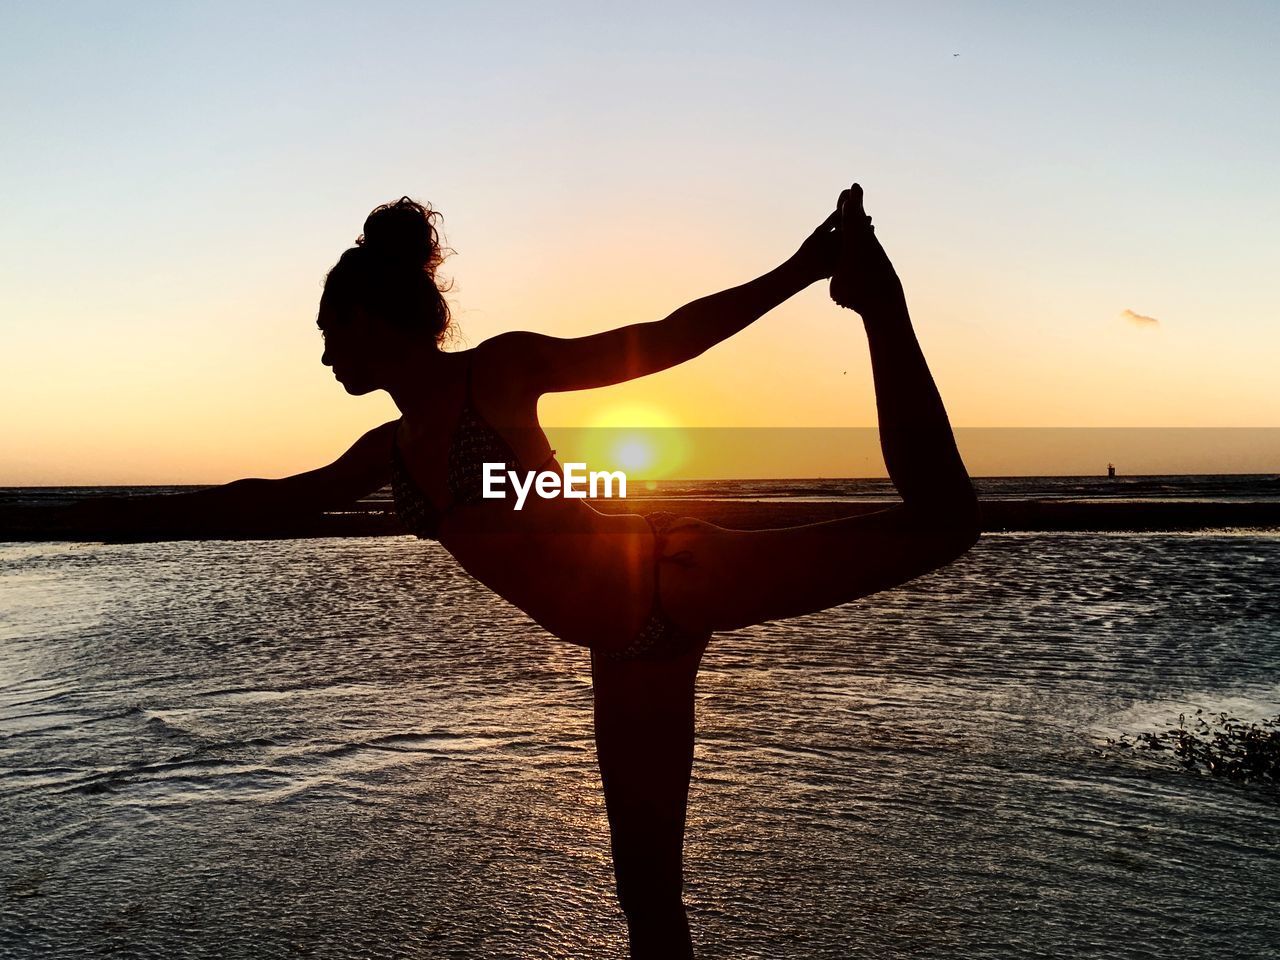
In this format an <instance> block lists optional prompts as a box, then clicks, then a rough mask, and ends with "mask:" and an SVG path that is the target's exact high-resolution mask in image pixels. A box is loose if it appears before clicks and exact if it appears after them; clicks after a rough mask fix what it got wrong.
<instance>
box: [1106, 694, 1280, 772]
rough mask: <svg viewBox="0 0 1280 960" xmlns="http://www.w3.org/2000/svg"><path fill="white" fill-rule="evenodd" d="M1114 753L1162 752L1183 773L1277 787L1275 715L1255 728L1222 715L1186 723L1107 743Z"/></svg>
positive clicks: (1200, 715) (1181, 718)
mask: <svg viewBox="0 0 1280 960" xmlns="http://www.w3.org/2000/svg"><path fill="white" fill-rule="evenodd" d="M1107 744H1108V746H1109V747H1110V748H1112V749H1114V750H1117V751H1119V750H1123V751H1148V752H1150V753H1167V754H1168V755H1169V756H1170V757H1172V758H1173V759H1174V760H1176V761H1177V762H1178V763H1179V764H1180V765H1181V766H1183V767H1185V768H1186V769H1187V770H1193V771H1196V772H1197V773H1203V774H1210V775H1212V776H1214V777H1221V778H1223V779H1225V780H1234V781H1238V782H1242V783H1263V784H1269V785H1271V786H1280V715H1277V716H1276V717H1275V718H1273V719H1271V720H1266V719H1264V720H1262V721H1261V722H1260V723H1245V722H1244V721H1243V720H1240V719H1238V718H1236V717H1232V716H1228V715H1227V714H1226V713H1225V712H1219V713H1204V712H1203V711H1202V710H1196V712H1195V713H1194V714H1193V715H1192V716H1191V717H1190V718H1188V717H1187V716H1186V715H1185V714H1179V715H1178V725H1177V726H1176V727H1170V728H1169V729H1167V730H1162V731H1158V732H1154V733H1139V734H1138V735H1137V736H1136V737H1129V736H1128V735H1122V736H1121V737H1120V738H1119V739H1118V740H1113V739H1111V738H1110V737H1108V738H1107Z"/></svg>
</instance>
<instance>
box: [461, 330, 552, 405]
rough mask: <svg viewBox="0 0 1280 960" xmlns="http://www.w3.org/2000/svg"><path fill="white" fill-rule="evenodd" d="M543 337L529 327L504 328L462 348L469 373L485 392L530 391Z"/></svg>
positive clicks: (521, 392) (534, 379)
mask: <svg viewBox="0 0 1280 960" xmlns="http://www.w3.org/2000/svg"><path fill="white" fill-rule="evenodd" d="M546 339H547V338H546V337H545V336H543V335H542V334H540V333H533V332H532V331H529V330H508V331H506V332H504V333H499V334H497V335H496V336H493V337H490V338H489V339H488V340H484V341H482V342H481V343H479V344H478V345H476V346H475V347H472V348H471V349H470V350H468V351H466V352H467V353H469V354H470V356H469V357H468V362H469V363H470V365H471V375H472V377H473V378H474V380H475V381H476V382H477V383H479V382H481V381H483V383H484V384H485V386H486V387H487V388H488V390H489V391H493V392H502V393H507V394H512V395H523V394H526V393H528V392H530V390H531V388H532V385H533V384H534V383H536V377H535V376H534V374H535V373H536V371H537V362H538V355H539V353H540V350H541V347H542V341H544V340H546Z"/></svg>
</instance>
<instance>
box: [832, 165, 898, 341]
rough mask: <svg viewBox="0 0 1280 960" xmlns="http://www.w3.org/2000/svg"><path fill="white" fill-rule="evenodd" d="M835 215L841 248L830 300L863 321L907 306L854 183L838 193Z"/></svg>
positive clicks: (833, 276)
mask: <svg viewBox="0 0 1280 960" xmlns="http://www.w3.org/2000/svg"><path fill="white" fill-rule="evenodd" d="M837 211H838V213H839V214H840V219H839V223H838V225H837V232H838V233H839V234H840V235H841V240H842V245H841V249H840V257H839V260H838V261H837V263H836V268H835V271H834V273H833V274H832V276H831V299H832V300H834V301H835V302H836V303H838V304H839V305H840V306H842V307H848V308H849V309H850V310H856V311H857V312H858V313H860V314H861V315H862V317H863V318H864V319H866V317H867V314H868V313H871V314H876V313H881V312H883V311H885V310H888V309H902V308H903V307H904V306H905V304H906V297H905V295H904V294H903V292H902V282H901V281H900V280H899V279H898V274H897V272H896V271H895V270H894V269H893V264H892V263H890V262H889V257H888V255H887V254H886V253H885V252H884V248H883V247H882V246H880V241H879V240H877V239H876V234H875V228H874V227H873V226H871V218H870V217H869V216H867V213H866V211H865V210H864V209H863V208H862V187H861V186H859V185H858V184H856V183H855V184H854V185H853V186H852V187H850V188H849V189H848V190H845V191H844V192H843V193H841V194H840V201H839V204H838V207H837Z"/></svg>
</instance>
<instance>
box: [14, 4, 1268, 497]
mask: <svg viewBox="0 0 1280 960" xmlns="http://www.w3.org/2000/svg"><path fill="white" fill-rule="evenodd" d="M640 10H641V8H637V11H635V12H622V11H621V10H620V9H618V8H616V7H615V6H614V5H605V4H599V3H558V2H545V3H539V4H525V3H517V2H511V3H465V4H463V3H457V4H445V3H439V4H427V3H415V4H392V3H373V4H368V5H355V4H351V3H343V4H325V3H305V4H304V3H297V4H286V3H273V4H231V3H216V4H213V3H211V4H205V5H197V4H186V3H184V4H171V3H150V4H148V3H130V4H105V3H85V4H71V3H47V4H18V3H9V4H6V5H5V6H4V7H3V9H2V11H0V81H2V85H3V90H4V95H3V98H0V118H2V119H3V124H4V130H5V141H6V142H5V147H4V149H3V151H0V182H2V183H3V192H4V204H3V208H2V209H3V216H2V217H0V403H2V404H3V411H4V412H3V414H0V417H2V418H3V421H2V422H3V444H2V445H0V485H21V484H63V483H67V484H85V483H95V484H96V483H214V482H223V481H227V480H231V479H234V478H236V477H240V476H281V475H284V474H287V473H292V472H297V471H300V470H305V469H309V468H311V467H314V466H318V465H320V464H322V463H326V462H328V461H330V460H332V459H333V458H334V457H335V456H337V455H338V454H340V453H341V452H342V451H343V450H344V449H346V447H347V446H348V445H349V444H350V443H351V442H352V441H353V440H354V439H355V438H356V437H357V436H359V435H360V434H361V433H362V432H363V431H364V430H366V429H368V428H370V427H372V426H374V425H376V424H378V423H380V422H383V421H385V420H388V419H392V418H393V417H394V416H396V415H397V412H396V410H395V408H394V405H393V404H392V403H391V401H390V399H389V398H388V397H387V396H386V395H385V394H381V393H379V394H376V395H372V396H368V397H362V398H352V397H349V396H348V395H347V394H346V393H344V392H343V390H342V388H341V387H340V386H339V385H338V384H337V383H336V382H335V381H334V380H333V377H332V375H331V374H330V372H329V370H328V369H326V368H325V367H323V366H321V364H320V351H321V343H320V337H319V334H318V332H317V331H316V328H315V310H316V303H317V300H318V297H319V293H320V284H321V281H322V279H323V276H324V273H325V271H326V270H327V269H328V268H329V267H330V266H331V265H332V264H333V262H334V261H335V260H336V258H337V257H338V255H339V254H340V253H341V252H342V250H343V249H344V248H345V247H347V246H349V245H350V243H351V242H352V241H353V240H354V238H355V236H356V234H357V233H358V232H359V230H360V225H361V223H362V221H363V218H364V216H365V215H366V214H367V213H368V211H369V209H370V208H371V207H373V206H374V205H376V204H378V203H381V202H384V201H386V200H390V199H394V198H396V197H399V196H400V195H401V194H409V195H411V196H413V197H415V198H418V199H420V200H424V201H427V202H430V203H431V204H432V205H433V206H435V207H436V208H438V209H439V210H440V211H441V212H442V213H443V215H444V231H445V235H446V239H447V242H448V245H449V246H450V247H452V248H453V249H454V250H456V251H457V253H456V256H453V257H451V258H450V259H449V260H447V261H446V263H445V266H444V267H443V269H442V275H443V276H445V277H449V278H452V279H453V282H454V289H453V292H452V293H451V294H450V299H451V302H452V304H453V306H454V310H455V316H456V318H457V319H458V321H459V322H460V325H461V330H462V333H463V340H462V341H461V343H460V344H459V345H461V346H465V345H474V344H476V343H479V342H480V341H482V340H484V339H485V338H487V337H489V336H492V335H494V334H496V333H499V332H501V331H503V330H508V329H513V328H527V329H532V330H538V331H542V332H545V333H551V334H556V335H560V336H575V335H580V334H585V333H591V332H595V331H598V330H601V329H605V328H608V327H612V326H617V325H620V324H625V323H631V322H635V321H643V320H651V319H656V318H659V317H662V316H665V315H666V314H667V313H669V312H670V311H671V310H673V309H675V308H676V307H678V306H680V305H681V304H683V303H685V302H687V301H689V300H691V299H694V298H696V297H699V296H702V295H704V294H707V293H711V292H714V291H716V290H719V289H723V288H725V287H729V286H734V285H736V284H738V283H742V282H744V281H746V280H749V279H751V278H753V277H755V276H757V275H758V274H760V273H763V272H764V271H766V270H768V269H770V268H772V267H774V266H776V265H777V264H778V263H780V262H781V261H782V260H784V259H785V258H786V257H787V256H789V255H790V254H791V253H792V252H793V251H794V250H795V248H796V247H797V246H798V245H799V244H800V242H801V241H802V240H803V238H804V237H805V235H806V234H807V233H809V231H811V230H812V229H813V227H814V226H816V225H817V223H818V222H819V221H821V220H822V219H823V218H824V217H825V216H826V214H827V213H828V212H829V211H830V210H831V208H832V206H833V205H834V202H835V199H836V196H837V194H838V193H839V191H840V189H841V188H842V187H844V186H846V185H847V184H848V183H849V182H850V181H852V180H855V179H856V180H858V181H860V182H861V183H862V184H863V185H864V186H865V188H866V195H867V208H868V211H869V212H870V213H872V215H873V216H874V217H875V219H876V224H877V234H878V236H879V237H880V238H881V240H882V241H883V243H884V244H885V246H886V249H887V250H888V251H889V253H890V255H891V256H892V257H893V259H894V261H895V263H896V265H897V267H898V270H899V273H900V274H901V276H902V278H903V281H904V283H905V286H906V289H907V293H908V299H909V302H910V304H911V307H912V312H913V315H914V318H915V322H916V328H917V331H918V333H919V336H920V339H921V342H922V344H923V346H924V349H925V353H926V355H927V357H928V359H929V361H930V365H931V367H932V369H933V372H934V376H935V378H936V380H937V382H938V385H939V388H940V389H941V391H942V395H943V398H944V400H945V402H946V405H947V409H948V411H949V413H950V416H951V421H952V423H953V425H955V426H956V427H970V428H974V427H1002V426H1003V427H1280V390H1277V389H1276V382H1277V376H1276V369H1277V366H1278V364H1277V361H1280V324H1278V321H1280V309H1278V307H1280V269H1277V264H1278V263H1280V186H1278V184H1277V167H1276V158H1277V157H1278V156H1280V123H1278V122H1277V120H1276V116H1277V111H1276V109H1275V108H1276V104H1277V103H1280V69H1277V66H1276V50H1277V49H1280V6H1277V5H1276V4H1274V3H1256V4H1255V3H1228V4H1219V5H1206V4H1203V3H1196V4H1192V3H1126V4H1123V5H1120V4H1113V3H1071V4H1067V3H1060V4H1053V5H1050V4H1020V3H1012V2H1011V3H902V4H893V5H888V4H846V3H810V2H801V0H794V2H789V3H785V4H782V3H777V4H755V3H743V2H735V3H723V4H719V3H717V4H710V3H689V2H687V0H686V2H683V3H679V4H667V3H647V4H645V5H644V6H643V8H642V12H640ZM625 410H632V411H640V412H639V413H637V414H636V416H637V417H639V418H640V419H645V418H649V419H651V420H652V422H658V423H663V424H665V425H667V426H671V427H675V428H682V427H695V426H698V427H744V426H768V427H785V426H795V427H838V426H872V425H874V423H875V405H874V395H873V392H872V389H871V381H870V368H869V363H868V357H867V347H866V339H865V336H864V334H863V332H862V329H861V325H860V323H859V321H858V320H857V318H856V316H855V315H854V314H852V313H849V312H847V311H842V310H840V309H839V308H837V307H836V306H834V305H833V304H832V303H831V302H830V301H829V300H828V299H827V296H826V293H825V290H824V289H823V287H822V286H821V285H815V286H814V287H812V288H810V289H809V290H807V291H806V292H805V293H803V294H802V295H800V296H799V297H797V298H795V299H794V300H793V301H791V302H789V303H788V304H786V305H784V306H783V307H781V308H779V309H778V310H777V311H775V312H773V313H771V314H769V315H768V316H766V317H765V318H764V319H763V320H761V321H760V322H759V323H758V324H756V325H755V326H754V327H752V328H751V329H749V330H748V331H746V332H745V333H743V334H742V335H740V336H739V337H737V338H736V339H734V340H732V341H730V342H728V343H725V344H723V345H721V346H720V347H719V348H717V349H716V350H715V351H713V352H712V353H709V354H707V355H706V356H704V357H702V358H699V359H698V360H696V361H694V362H692V363H689V364H686V365H684V366H683V367H680V368H677V369H674V370H671V371H668V372H666V373H663V374H660V375H658V376H655V377H652V378H649V379H648V380H643V381H636V382H633V383H631V384H627V385H623V386H618V387H613V388H609V389H606V390H600V391H594V392H591V393H582V394H572V395H559V396H553V397H548V398H547V399H546V400H544V402H543V407H542V415H543V420H544V422H545V423H547V424H551V425H556V424H559V425H565V426H592V425H596V424H598V423H599V422H601V418H602V417H603V418H605V420H608V419H609V418H610V417H614V418H615V420H616V416H617V413H618V411H625ZM1177 436H1182V437H1185V436H1186V435H1185V434H1178V435H1177ZM1171 442H1174V441H1171ZM1185 444H1186V441H1185V440H1181V441H1176V443H1175V446H1173V447H1170V452H1171V453H1176V452H1177V450H1178V449H1181V448H1182V447H1184V446H1185ZM1179 445H1181V446H1179ZM1025 460H1026V458H1025V457H1024V458H1023V461H1025ZM1246 460H1247V458H1245V459H1242V458H1240V457H1236V456H1235V455H1234V454H1230V453H1224V454H1223V455H1222V458H1221V462H1215V463H1214V464H1212V466H1211V468H1210V469H1221V470H1223V471H1230V470H1232V469H1237V468H1239V469H1245V468H1247V469H1257V468H1258V465H1257V463H1256V462H1252V461H1250V462H1246ZM990 462H991V463H997V462H998V460H991V461H990ZM1065 463H1066V461H1064V460H1062V459H1060V458H1058V459H1055V456H1054V455H1053V454H1052V452H1045V453H1044V456H1043V459H1042V460H1040V461H1036V462H1034V463H1032V464H1031V467H1030V468H1024V467H1017V468H1010V469H1017V470H1019V471H1021V470H1023V469H1026V470H1027V472H1045V473H1060V472H1073V470H1074V468H1068V467H1067V466H1064V464H1065ZM1170 463H1173V464H1174V466H1175V467H1176V465H1177V461H1176V458H1175V459H1174V460H1170ZM1196 463H1198V464H1201V465H1202V466H1203V457H1201V458H1200V459H1199V460H1197V461H1196ZM1104 465H1105V464H1104ZM822 467H823V464H822V463H819V462H815V466H814V467H813V469H812V470H809V471H806V472H815V471H821V469H822ZM1032 468H1034V469H1032ZM1264 468H1265V469H1271V470H1280V463H1277V464H1276V465H1275V466H1274V467H1269V468H1266V467H1264ZM833 469H835V468H834V467H833ZM992 469H995V468H994V467H993V468H992ZM1186 469H1189V470H1192V469H1195V470H1196V472H1200V470H1199V469H1197V468H1196V467H1194V466H1188V467H1186ZM971 472H973V473H975V474H978V475H981V474H982V473H983V470H982V469H981V468H980V467H977V468H975V466H974V465H972V464H971ZM882 473H883V467H882V465H881V464H879V463H875V464H869V465H868V468H867V470H866V471H865V475H873V474H882ZM779 474H781V475H791V476H794V475H796V472H795V470H790V469H787V466H786V465H785V464H780V465H779Z"/></svg>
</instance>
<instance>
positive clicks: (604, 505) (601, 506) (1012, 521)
mask: <svg viewBox="0 0 1280 960" xmlns="http://www.w3.org/2000/svg"><path fill="white" fill-rule="evenodd" d="M588 502H589V503H590V504H591V505H592V506H593V507H595V508H596V509H597V510H599V511H600V512H601V513H648V512H657V511H667V512H671V513H675V514H677V515H678V516H687V517H695V518H697V519H700V520H707V521H709V522H711V523H716V524H719V525H720V526H724V527H730V528H733V529H739V530H761V529H768V528H770V527H787V526H798V525H801V524H807V523H820V522H822V521H826V520H836V519H841V518H844V517H856V516H862V515H865V514H868V513H874V512H876V511H878V510H883V509H886V508H888V507H891V506H894V505H895V504H896V503H898V502H900V501H894V500H881V501H870V500H858V501H847V500H846V501H823V500H802V501H787V500H768V501H761V500H733V499H699V498H695V499H683V498H679V499H674V498H658V497H655V498H644V497H641V498H632V499H628V500H617V499H614V500H590V501H588ZM980 505H981V511H982V530H983V532H984V533H1035V532H1041V533H1065V532H1073V533H1085V532H1100V533H1113V532H1159V531H1169V532H1185V531H1197V530H1199V531H1203V530H1220V529H1256V530H1260V531H1267V530H1280V501H1274V502H1272V501H1262V502H1259V501H1236V502H1232V501H1208V502H1205V501H1192V502H1187V501H1165V502H1140V503H1134V502H1105V501H1104V502H1097V501H1095V502H1078V501H1069V500H1067V501H1062V500H1058V501H1055V500H1043V499H1041V500H1035V499H1027V500H983V501H980ZM52 513H53V511H51V510H50V509H49V508H48V507H31V506H26V507H23V506H0V542H11V543H15V542H16V543H22V542H27V543H30V542H45V541H108V542H145V541H159V540H193V539H194V540H221V539H281V538H289V539H292V538H300V539H309V538H316V537H378V536H403V535H405V534H406V532H407V531H405V530H404V529H403V528H402V527H401V526H400V524H399V521H398V520H397V519H396V516H395V513H394V510H393V509H392V506H391V504H390V502H389V501H387V500H363V501H360V502H358V503H357V504H355V505H354V506H353V508H352V509H350V510H347V511H343V512H339V513H326V514H320V515H317V516H307V517H281V518H278V519H275V520H269V521H265V520H261V519H259V520H255V521H246V522H244V523H241V524H232V525H228V524H219V525H217V526H216V527H215V526H213V525H200V526H185V527H177V526H173V525H169V526H164V527H161V526H159V525H154V526H149V527H135V528H133V529H130V530H126V531H121V530H104V529H101V528H98V529H93V528H87V527H84V526H79V527H77V526H72V525H68V524H66V523H65V522H57V521H56V520H55V518H54V516H53V515H52Z"/></svg>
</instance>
